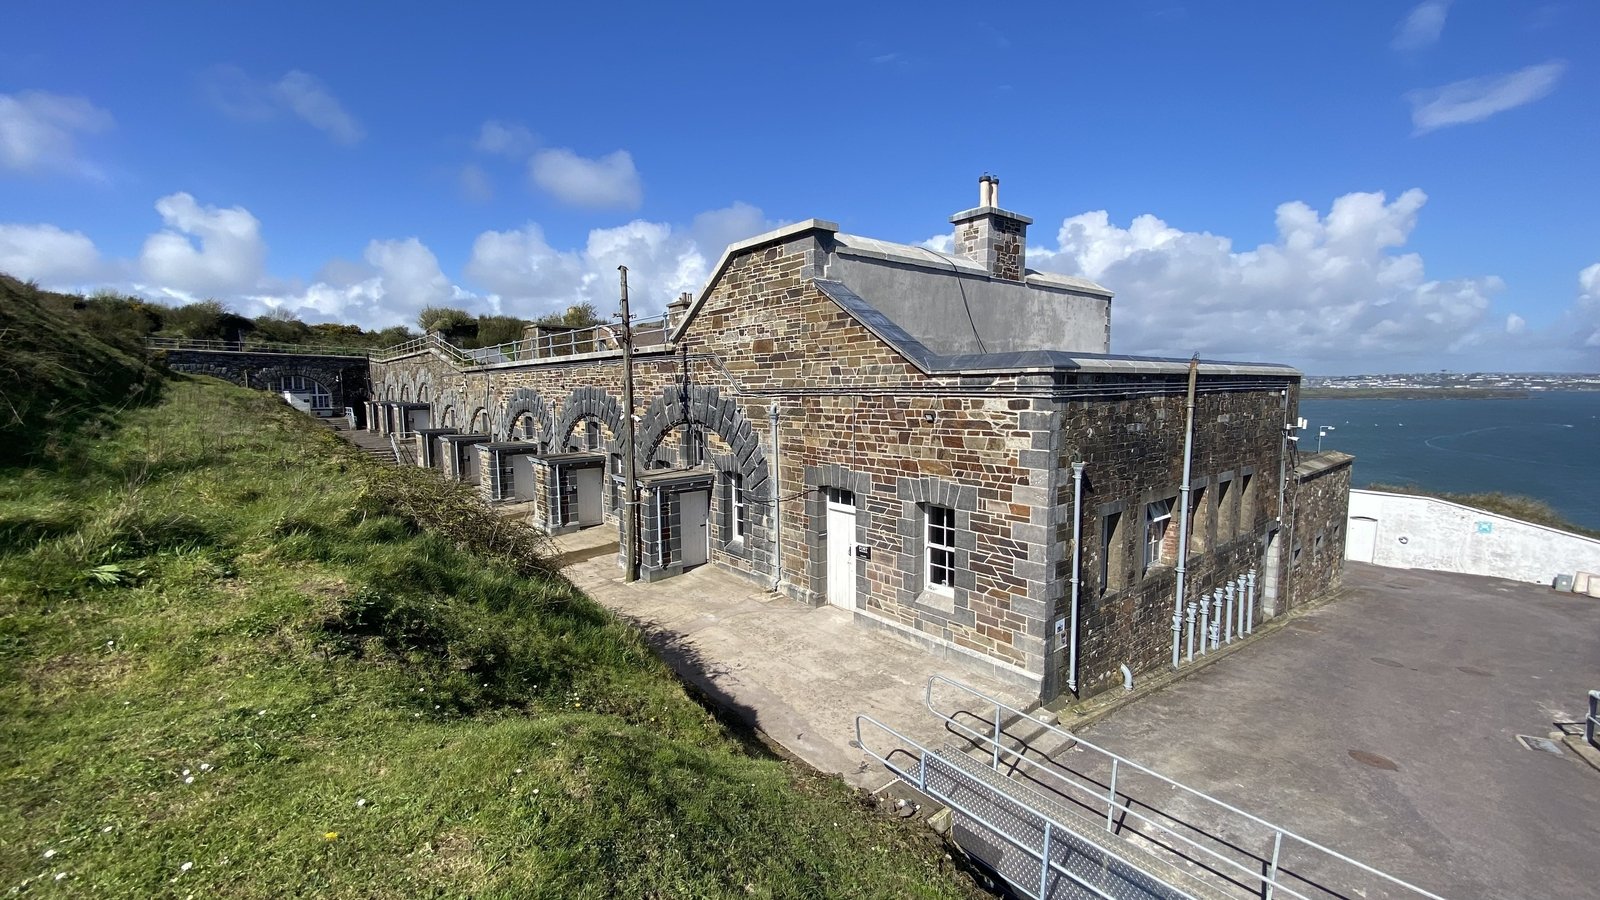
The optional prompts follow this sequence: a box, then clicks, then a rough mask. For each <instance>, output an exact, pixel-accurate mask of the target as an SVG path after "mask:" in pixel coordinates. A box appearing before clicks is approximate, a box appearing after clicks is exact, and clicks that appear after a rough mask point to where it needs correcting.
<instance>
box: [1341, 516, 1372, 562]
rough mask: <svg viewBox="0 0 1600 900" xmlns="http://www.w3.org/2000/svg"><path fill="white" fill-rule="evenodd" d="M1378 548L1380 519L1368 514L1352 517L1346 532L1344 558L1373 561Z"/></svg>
mask: <svg viewBox="0 0 1600 900" xmlns="http://www.w3.org/2000/svg"><path fill="white" fill-rule="evenodd" d="M1377 550H1378V520H1377V519H1369V518H1367V517H1366V516H1355V517H1353V518H1351V519H1350V530H1349V532H1347V533H1346V534H1345V539H1344V558H1345V559H1353V560H1355V561H1356V562H1372V556H1373V554H1374V553H1376V552H1377Z"/></svg>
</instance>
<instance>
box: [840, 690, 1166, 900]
mask: <svg viewBox="0 0 1600 900" xmlns="http://www.w3.org/2000/svg"><path fill="white" fill-rule="evenodd" d="M864 724H865V725H870V726H872V727H873V728H876V729H878V730H879V731H880V732H882V733H883V734H886V735H888V736H890V737H892V738H894V739H895V740H896V741H898V742H899V743H900V747H899V748H897V749H895V750H891V751H889V752H888V753H887V755H885V754H879V753H878V752H877V751H876V750H873V749H872V747H871V746H869V745H868V743H867V740H866V735H865V734H864V732H863V730H862V725H864ZM856 746H858V747H860V748H861V751H862V752H863V753H866V754H867V755H868V756H870V757H872V758H873V759H875V760H877V761H878V762H879V763H881V764H882V765H883V767H884V768H886V769H888V770H889V771H890V772H893V773H894V774H895V775H896V776H898V777H899V778H901V779H902V780H904V781H905V782H906V783H907V784H909V785H912V786H914V787H915V788H916V789H917V790H918V791H920V792H921V793H922V794H924V795H925V796H928V797H931V798H932V799H934V800H936V801H938V802H940V803H943V804H944V805H946V806H948V807H949V808H950V809H951V810H952V811H954V812H957V813H959V814H961V815H962V816H963V817H965V818H967V819H969V820H971V821H972V822H975V823H977V824H978V825H979V826H981V827H982V828H983V829H984V830H985V831H987V832H988V833H989V834H992V835H994V836H995V837H997V838H999V839H1000V840H1002V841H1005V842H1006V844H1008V845H1010V846H1011V847H1013V848H1015V849H1017V850H1019V851H1021V852H1022V853H1024V854H1026V855H1027V856H1028V857H1029V858H1030V859H1033V860H1035V861H1036V862H1037V863H1038V866H1039V881H1038V884H1039V890H1038V891H1037V892H1035V891H1030V890H1028V888H1027V886H1025V885H1021V884H1016V883H1015V882H1012V886H1013V887H1014V888H1016V889H1018V890H1019V891H1023V892H1025V893H1026V895H1027V896H1029V897H1033V898H1036V900H1044V898H1046V897H1049V896H1050V895H1051V894H1052V893H1053V891H1052V890H1051V889H1050V875H1051V873H1054V874H1056V875H1060V876H1064V877H1066V878H1067V879H1068V880H1070V881H1071V882H1072V883H1073V884H1075V885H1077V886H1078V887H1080V888H1082V889H1084V890H1086V891H1088V892H1090V893H1091V894H1093V895H1094V896H1096V897H1103V898H1107V900H1115V895H1113V894H1108V893H1106V892H1105V891H1103V890H1101V889H1100V888H1099V887H1097V886H1095V885H1094V884H1093V883H1091V882H1090V881H1088V880H1086V879H1084V878H1083V877H1082V876H1080V875H1079V874H1078V873H1076V872H1073V871H1071V870H1070V869H1068V868H1066V867H1065V866H1063V865H1061V864H1060V863H1059V862H1057V861H1056V860H1055V858H1054V856H1055V854H1054V853H1052V850H1054V849H1056V848H1055V847H1053V846H1052V844H1053V843H1054V842H1055V841H1056V840H1058V839H1059V837H1060V836H1061V835H1071V834H1073V833H1074V831H1073V829H1072V827H1071V826H1070V825H1067V824H1066V823H1064V822H1061V821H1058V820H1057V819H1055V818H1053V817H1051V816H1049V815H1045V814H1043V813H1041V812H1039V811H1038V810H1032V811H1031V812H1032V813H1033V814H1034V815H1036V816H1038V818H1039V819H1041V820H1042V821H1043V823H1044V838H1043V842H1042V845H1041V846H1040V847H1039V848H1037V849H1036V848H1035V847H1034V846H1033V844H1032V843H1031V842H1030V841H1027V840H1024V839H1022V838H1020V837H1018V836H1016V835H1014V834H1012V833H1011V831H1010V829H1007V828H1004V827H1002V826H1001V825H999V824H998V823H996V822H993V821H991V820H989V819H988V818H986V817H985V816H984V815H983V814H982V812H980V811H979V810H978V809H977V808H976V807H975V806H974V805H973V804H971V803H968V802H966V801H965V800H964V799H963V797H962V794H963V793H965V792H963V791H957V790H951V791H944V790H941V789H940V788H939V787H938V786H937V784H935V783H933V782H931V781H930V780H929V778H928V759H929V756H930V751H929V750H928V748H926V747H924V746H922V745H921V744H919V743H917V742H916V741H914V740H912V739H911V738H908V737H906V736H905V735H903V734H901V733H900V732H898V731H895V730H894V729H893V728H890V727H889V726H887V725H885V724H883V723H882V722H880V721H878V720H877V719H875V718H873V717H872V716H869V715H865V714H861V715H857V716H856ZM911 751H914V752H911ZM900 756H911V757H912V758H914V759H915V760H916V765H915V766H914V767H909V768H908V767H905V766H902V765H900V764H899V763H898V762H896V759H897V758H899V757H900ZM1100 850H1101V852H1103V853H1104V854H1105V855H1106V856H1108V857H1110V858H1111V859H1112V860H1115V861H1116V862H1117V863H1119V864H1121V865H1122V866H1125V867H1126V868H1128V869H1132V870H1139V867H1138V866H1137V865H1135V864H1134V863H1132V862H1130V861H1128V860H1127V859H1126V858H1124V857H1122V856H1119V855H1118V854H1116V853H1114V852H1112V851H1110V850H1107V849H1105V848H1100ZM1172 895H1173V896H1174V897H1180V898H1190V900H1193V895H1191V894H1189V893H1186V892H1184V891H1181V890H1178V889H1176V888H1174V889H1173V891H1172Z"/></svg>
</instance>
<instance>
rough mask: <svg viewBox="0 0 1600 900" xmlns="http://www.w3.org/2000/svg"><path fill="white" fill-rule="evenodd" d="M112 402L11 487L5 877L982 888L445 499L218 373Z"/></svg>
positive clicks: (475, 510)
mask: <svg viewBox="0 0 1600 900" xmlns="http://www.w3.org/2000/svg"><path fill="white" fill-rule="evenodd" d="M118 418H119V423H118V424H119V430H118V431H117V434H116V439H115V440H110V441H99V442H92V441H90V440H88V439H86V437H84V436H80V439H78V440H75V441H70V442H68V443H67V444H65V445H64V446H63V447H62V449H61V452H60V453H59V454H58V458H57V460H56V462H55V463H53V464H52V465H51V466H50V467H48V468H42V467H41V468H33V469H27V470H18V471H16V472H14V473H13V474H14V477H10V478H8V479H5V480H3V481H0V707H3V708H4V710H5V714H4V717H3V718H0V790H3V791H4V794H5V796H6V798H7V803H6V804H5V808H4V811H3V812H0V884H7V885H10V886H11V887H12V888H14V889H15V888H18V887H19V886H20V889H21V892H22V893H24V894H34V893H40V894H43V893H57V892H59V893H70V894H74V895H95V896H139V897H144V896H228V897H267V896H271V897H281V896H363V897H366V896H405V897H417V896H474V897H488V896H502V897H522V896H550V897H614V896H621V897H658V896H659V897H706V896H739V897H747V896H757V897H760V896H784V897H791V896H792V897H908V896H909V897H916V896H946V895H952V894H954V895H958V896H963V895H972V894H975V893H976V890H975V888H974V887H973V886H972V883H971V882H970V880H968V879H966V878H965V877H964V876H962V875H960V873H958V872H956V871H954V870H953V868H952V863H951V862H949V860H948V858H947V857H946V856H945V855H944V852H943V848H942V847H941V846H940V845H939V844H938V843H937V841H936V839H935V838H934V836H933V835H932V834H931V832H927V831H925V830H922V829H909V828H905V827H903V826H901V825H899V824H898V823H896V822H894V821H892V820H890V819H886V818H883V817H880V816H878V815H877V814H876V813H874V812H872V811H870V810H869V809H867V808H866V806H865V804H864V802H863V801H862V800H861V799H860V797H859V795H857V794H855V793H853V792H852V791H851V790H850V789H848V788H847V787H846V786H845V785H844V784H843V783H842V782H840V781H838V780H837V779H833V778H827V777H823V776H818V775H815V774H812V773H809V772H806V771H803V770H801V769H799V768H798V767H795V766H793V765H791V764H789V763H786V762H783V761H781V760H776V759H773V758H770V757H766V756H762V755H760V754H758V753H753V752H751V750H750V749H749V748H748V747H747V746H745V745H744V744H742V743H741V742H740V741H739V740H737V739H736V738H735V737H734V736H733V735H731V734H730V733H729V732H728V731H727V730H726V729H724V728H723V727H722V726H721V725H720V724H719V723H718V722H717V721H716V720H715V719H714V718H713V717H712V716H711V715H710V714H708V713H707V712H706V710H704V709H703V708H701V707H700V706H699V705H697V704H696V703H695V702H694V701H693V700H692V699H691V698H689V697H688V696H687V695H686V694H685V692H684V690H683V688H682V687H681V685H680V684H679V683H678V682H677V681H676V680H675V679H674V678H673V676H672V675H671V673H670V672H669V671H668V670H667V669H666V668H665V667H664V666H663V665H662V664H661V663H660V662H659V661H658V660H656V659H655V658H654V656H653V655H652V654H651V653H650V651H649V649H648V648H647V647H646V646H645V645H644V644H643V642H642V641H641V640H640V638H639V636H638V634H637V633H636V632H634V631H633V630H631V629H629V628H627V627H625V626H623V625H621V624H620V623H618V622H617V621H616V620H615V619H614V618H612V617H611V616H610V615H609V614H607V613H606V612H605V611H603V610H602V609H601V608H599V607H598V606H597V605H595V604H594V603H592V602H591V601H589V600H588V599H586V598H585V597H583V596H582V595H581V594H580V593H579V592H578V591H577V590H576V589H575V588H573V587H572V586H571V585H570V584H568V583H567V582H566V581H564V580H562V579H560V578H559V577H556V576H552V575H550V574H549V573H547V572H545V571H543V570H542V569H541V567H540V565H539V563H538V562H537V558H536V556H535V555H534V552H535V551H536V550H537V549H538V542H539V538H538V537H537V536H536V535H533V534H531V533H529V532H526V531H522V530H520V529H518V528H516V527H515V526H511V525H505V524H501V523H499V522H496V521H495V520H494V519H493V518H492V517H489V516H488V515H487V513H486V512H484V511H482V508H481V506H478V505H477V504H476V502H475V501H474V500H472V499H471V498H470V497H468V496H466V494H465V493H464V491H465V489H464V488H461V487H459V486H454V485H448V484H443V483H440V482H438V481H437V480H434V479H432V478H431V477H430V476H429V474H428V473H425V472H420V471H400V470H394V469H388V468H383V467H380V466H378V465H376V464H374V463H371V462H369V461H367V460H366V459H364V458H362V457H361V456H360V455H359V454H358V453H356V452H354V451H353V450H351V449H349V448H347V447H345V446H344V445H343V444H342V443H341V442H339V441H338V440H337V438H336V437H335V436H333V435H332V434H331V433H329V432H327V431H326V430H325V429H324V428H323V426H321V425H318V424H316V423H314V422H312V421H311V420H309V419H307V418H304V417H302V416H301V415H300V414H298V413H295V412H294V411H292V410H289V409H288V408H286V407H284V406H283V405H282V404H281V403H278V402H276V401H275V400H273V399H271V398H269V397H267V396H265V395H259V394H251V393H249V392H246V391H244V390H241V389H237V388H233V387H230V386H227V385H222V384H220V383H214V382H210V381H183V382H176V383H174V384H172V385H171V386H170V387H169V388H168V390H167V391H166V396H165V397H164V399H163V400H162V402H161V403H160V404H159V405H156V406H152V407H148V408H143V409H137V410H131V411H126V412H123V413H122V414H121V415H120V416H119V417H118Z"/></svg>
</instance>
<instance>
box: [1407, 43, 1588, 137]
mask: <svg viewBox="0 0 1600 900" xmlns="http://www.w3.org/2000/svg"><path fill="white" fill-rule="evenodd" d="M1566 68H1567V64H1566V62H1565V61H1563V60H1552V61H1551V62H1547V63H1540V64H1539V65H1536V66H1528V67H1527V68H1525V69H1518V70H1517V71H1515V72H1508V73H1506V74H1503V75H1488V76H1484V77H1482V78H1468V79H1466V80H1465V81H1456V82H1452V83H1450V84H1447V85H1444V86H1442V87H1436V88H1427V89H1424V90H1418V91H1412V92H1411V93H1409V94H1407V95H1406V100H1408V101H1409V102H1410V103H1411V124H1412V125H1413V126H1415V130H1414V131H1413V134H1426V133H1428V132H1430V131H1435V130H1437V129H1440V128H1448V127H1449V126H1451V125H1465V124H1469V123H1472V122H1482V121H1483V120H1484V119H1487V118H1489V117H1490V116H1493V115H1496V114H1497V113H1503V112H1505V111H1506V110H1509V109H1516V108H1517V107H1519V106H1525V105H1527V104H1529V103H1532V102H1534V101H1535V100H1539V99H1541V98H1542V97H1544V96H1546V95H1547V94H1549V93H1550V92H1551V91H1553V90H1555V88H1556V83H1557V82H1558V81H1560V80H1561V75H1562V73H1563V72H1565V71H1566Z"/></svg>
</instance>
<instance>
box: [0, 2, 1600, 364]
mask: <svg viewBox="0 0 1600 900" xmlns="http://www.w3.org/2000/svg"><path fill="white" fill-rule="evenodd" d="M545 7H546V5H544V4H537V5H535V4H514V5H513V4H506V5H504V6H500V7H495V6H489V5H470V4H450V5H446V4H437V3H430V4H422V3H396V4H385V5H384V6H382V7H370V8H369V7H358V6H357V5H349V6H348V7H346V6H344V5H339V4H301V3H290V2H278V3H273V4H270V5H269V4H247V3H237V4H148V5H146V4H110V3H106V4H77V3H69V2H56V3H50V4H44V3H33V2H23V3H20V4H15V5H12V6H11V7H10V8H9V10H8V14H7V19H8V26H7V31H8V37H9V40H8V42H7V43H8V47H9V48H11V52H10V53H8V54H7V55H5V56H4V57H0V270H7V271H11V272H13V273H14V274H18V275H21V276H23V277H30V278H35V279H37V280H38V281H40V282H41V283H43V284H46V285H49V286H54V287H63V288H77V289H93V288H96V287H112V288H115V289H118V290H125V291H134V292H139V293H143V294H146V295H148V296H152V297H156V298H166V299H168V300H169V301H180V300H183V299H187V298H198V297H207V296H214V297H218V298H219V299H223V300H225V301H227V302H228V303H230V304H231V305H233V306H234V307H235V308H237V309H239V310H240V311H242V312H247V313H252V314H255V313H259V312H262V311H264V310H266V309H269V308H285V309H289V310H292V311H295V312H297V313H298V314H300V315H301V316H303V317H304V318H306V319H308V320H344V321H355V322H358V323H360V324H362V325H366V326H381V325H388V324H395V323H407V322H410V321H412V320H414V318H415V315H416V312H417V310H418V309H420V307H421V306H423V305H426V304H429V303H447V304H452V305H459V306H464V307H467V308H469V309H473V310H477V311H504V312H509V313H512V314H516V315H522V316H529V317H532V316H536V315H540V314H542V313H544V312H548V311H551V310H558V309H561V308H564V307H565V306H566V305H568V304H569V303H571V302H575V301H578V300H588V301H591V302H594V303H595V304H596V305H597V306H598V307H600V308H601V309H602V310H609V309H611V308H614V305H615V267H616V265H618V264H620V263H626V264H628V265H629V266H630V269H631V270H632V272H633V273H634V275H633V286H634V293H635V296H636V297H641V298H643V299H644V302H645V303H646V305H647V306H652V307H659V306H661V305H662V304H664V303H665V302H666V301H667V300H668V299H670V298H671V297H673V296H675V295H676V294H677V293H678V292H680V291H684V290H694V289H696V288H698V287H699V286H700V284H702V283H703V281H704V279H705V278H706V276H707V275H708V274H709V271H710V269H711V267H712V266H714V264H715V261H716V259H717V257H718V255H720V252H721V250H722V247H723V246H725V245H726V243H727V242H729V241H731V240H737V239H739V238H742V237H746V236H748V235H750V234H753V233H757V232H759V231H762V230H765V229H767V228H769V227H773V226H776V225H778V224H781V223H784V222H790V221H795V220H798V219H804V218H808V217H813V216H815V217H819V218H826V219H831V220H834V221H837V222H839V223H840V225H841V226H842V228H843V229H844V230H846V231H849V232H852V233H857V234H865V235H869V236H872V237H878V238H884V239H890V240H900V241H906V242H910V243H921V242H925V241H928V242H931V243H932V245H934V246H938V245H939V243H940V239H941V237H942V236H943V235H945V234H946V233H947V231H948V229H949V225H948V222H947V218H948V216H949V214H950V213H952V212H955V211H956V210H958V209H963V208H966V207H968V206H971V205H973V204H974V203H975V202H976V179H977V176H978V175H979V174H980V173H982V172H984V171H990V172H994V173H996V174H997V175H999V176H1000V178H1001V182H1002V183H1001V202H1002V205H1004V206H1006V207H1008V208H1011V209H1015V210H1017V211H1019V212H1023V213H1025V214H1028V215H1030V216H1032V217H1033V218H1034V219H1035V220H1036V221H1035V224H1034V226H1033V227H1032V229H1031V230H1030V232H1029V246H1030V251H1029V263H1030V265H1032V266H1034V267H1036V268H1041V269H1051V270H1056V271H1065V272H1071V273H1075V274H1082V275H1086V276H1088V277H1092V278H1095V279H1097V280H1099V281H1101V282H1102V283H1105V284H1107V285H1108V286H1110V287H1112V288H1113V289H1115V290H1116V291H1117V299H1116V301H1115V302H1114V319H1113V332H1112V345H1113V349H1114V350H1115V351H1117V352H1126V353H1162V354H1170V355H1179V356H1187V355H1188V354H1189V353H1190V352H1193V351H1199V352H1201V353H1202V354H1203V355H1206V356H1210V357H1235V358H1249V359H1272V360H1275V361H1282V362H1289V363H1292V364H1295V365H1299V366H1301V367H1302V368H1304V369H1305V370H1306V371H1308V372H1311V373H1324V372H1327V373H1333V372H1357V371H1376V370H1384V371H1402V370H1405V371H1412V370H1425V369H1437V368H1445V367H1448V368H1451V369H1457V370H1486V369H1569V370H1588V371H1594V370H1600V217H1597V216H1596V215H1595V211H1596V210H1597V208H1600V204H1597V202H1596V201H1597V199H1600V179H1597V178H1596V177H1595V172H1594V164H1593V159H1594V158H1595V153H1596V150H1595V148H1596V147H1600V105H1597V96H1600V94H1597V91H1596V87H1597V86H1600V77H1597V67H1600V62H1597V61H1596V60H1595V59H1594V54H1593V52H1592V42H1593V36H1594V35H1595V34H1596V33H1600V4H1595V3H1592V2H1586V0H1556V2H1549V3H1540V2H1522V3H1511V2H1504V3H1487V2H1471V0H1457V2H1441V0H1430V2H1423V3H1420V4H1417V3H1377V2H1367V3H1361V2H1325V3H1293V4H1289V3H1281V2H1279V3H1221V2H1218V3H1208V4H1201V3H1183V2H1155V0H1151V2H1144V0H1133V2H1127V3H1115V4H1088V3H1046V4H1027V3H1016V4H1005V5H995V7H994V8H993V9H992V10H991V9H987V8H983V7H978V6H973V5H972V4H944V3H917V4H901V5H890V4H858V5H856V6H854V7H852V8H850V9H849V10H848V11H846V10H845V9H844V8H843V7H837V6H833V7H830V6H826V5H815V6H806V5H798V6H797V5H793V4H787V5H778V6H768V5H762V4H715V5H713V4H674V5H668V4H656V3H649V4H638V5H634V6H630V5H627V4H610V5H607V6H603V7H602V6H599V5H596V6H587V5H582V4H576V5H561V6H559V7H553V8H545Z"/></svg>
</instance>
